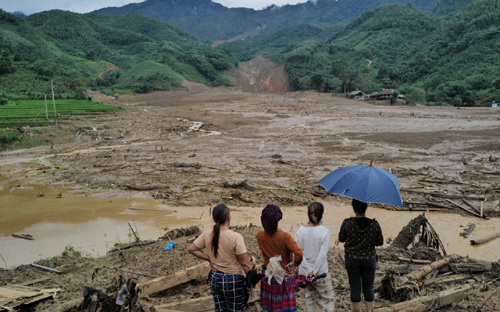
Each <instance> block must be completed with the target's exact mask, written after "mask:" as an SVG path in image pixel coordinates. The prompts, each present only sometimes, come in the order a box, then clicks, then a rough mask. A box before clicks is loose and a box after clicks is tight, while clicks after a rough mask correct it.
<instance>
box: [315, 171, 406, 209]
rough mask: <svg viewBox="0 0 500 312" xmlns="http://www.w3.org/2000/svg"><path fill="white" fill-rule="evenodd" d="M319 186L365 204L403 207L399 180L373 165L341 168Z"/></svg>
mask: <svg viewBox="0 0 500 312" xmlns="http://www.w3.org/2000/svg"><path fill="white" fill-rule="evenodd" d="M318 184H319V185H321V186H323V187H324V188H325V189H326V191H327V192H328V193H332V194H338V195H345V196H347V197H351V198H354V199H357V200H360V201H362V202H365V203H374V204H389V205H394V206H400V207H403V200H402V199H401V194H400V193H399V183H398V178H397V177H396V176H395V175H393V174H392V173H390V172H389V171H387V170H384V169H381V168H377V167H374V166H371V165H370V166H362V165H352V166H347V167H343V168H339V169H337V170H335V171H332V172H330V173H329V174H327V175H326V176H325V177H324V178H323V179H321V180H320V181H319V182H318Z"/></svg>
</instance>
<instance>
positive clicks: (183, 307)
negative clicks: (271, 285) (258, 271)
mask: <svg viewBox="0 0 500 312" xmlns="http://www.w3.org/2000/svg"><path fill="white" fill-rule="evenodd" d="M259 299H260V288H259V287H256V288H254V289H253V291H252V293H251V295H250V299H249V300H248V302H249V303H253V302H257V301H259ZM155 309H156V311H157V312H169V311H189V312H206V311H214V309H215V305H214V297H213V296H206V297H201V298H196V299H190V300H183V301H179V302H175V303H169V304H163V305H160V306H156V307H155Z"/></svg>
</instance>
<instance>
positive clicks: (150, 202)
mask: <svg viewBox="0 0 500 312" xmlns="http://www.w3.org/2000/svg"><path fill="white" fill-rule="evenodd" d="M40 193H43V195H44V196H43V197H38V195H39V194H40ZM126 196H130V195H126V194H123V193H112V192H96V191H92V190H84V189H81V188H79V189H76V188H71V187H64V186H61V185H50V186H46V185H39V184H27V183H26V182H23V180H19V179H16V178H7V177H0V215H1V218H0V255H1V258H0V266H2V267H10V266H14V265H19V264H26V263H31V262H33V261H36V260H38V259H41V258H45V257H52V256H55V255H57V254H60V253H61V252H62V251H63V250H64V248H65V247H66V246H73V247H74V248H75V249H77V250H81V251H83V252H84V253H85V254H88V255H92V256H103V255H105V254H106V252H107V251H108V250H110V249H111V248H113V245H114V244H115V243H118V242H120V243H128V242H130V241H132V240H133V237H132V235H131V233H130V230H129V225H128V224H129V223H130V224H131V225H132V226H133V228H134V229H137V230H138V233H139V235H140V237H141V239H156V238H158V237H159V236H161V235H162V234H163V233H164V232H165V229H166V228H170V229H172V228H177V227H186V226H191V225H199V226H200V227H201V228H202V229H207V228H209V227H210V226H211V224H212V220H211V217H210V207H208V206H206V207H169V206H166V205H164V204H162V203H160V202H158V201H156V200H154V199H151V198H147V197H148V194H142V193H136V194H135V195H134V196H135V197H133V198H126ZM227 204H228V206H230V207H231V209H232V212H231V215H232V225H245V224H248V223H253V224H256V225H260V213H261V209H262V207H239V206H238V202H236V201H229V202H227ZM129 207H134V208H143V209H144V208H145V209H161V210H169V211H148V210H130V209H128V208H129ZM325 207H326V212H325V215H324V219H323V220H324V221H323V224H324V225H325V226H326V227H328V228H329V229H330V231H331V232H332V236H333V237H332V247H335V248H342V244H339V245H337V244H336V243H335V241H336V238H337V234H338V231H339V228H340V225H341V224H342V221H343V219H344V218H347V217H350V216H353V213H352V209H351V208H350V207H349V206H348V205H346V204H343V203H341V202H339V201H337V200H334V201H329V202H325ZM282 209H283V213H284V217H283V220H282V221H281V222H280V227H281V228H282V229H283V230H285V231H289V232H291V233H295V232H296V231H297V229H298V228H299V227H300V225H301V224H302V223H304V222H307V217H306V208H305V207H283V208H282ZM418 214H419V213H417V212H397V211H387V210H383V209H374V208H373V209H372V208H369V210H368V211H367V216H368V217H371V218H376V219H377V220H378V221H379V223H380V225H381V227H382V230H383V232H384V237H393V238H394V237H396V235H397V234H398V232H399V231H400V230H401V228H402V227H403V226H404V225H406V224H407V223H408V221H410V220H411V219H412V218H415V217H416V216H418ZM426 216H427V218H428V219H429V221H430V222H431V224H432V225H433V227H434V228H435V230H436V231H437V232H438V234H439V236H440V238H441V240H442V241H443V244H444V246H445V248H446V251H447V252H448V253H449V254H452V253H457V254H460V255H462V256H466V255H468V256H470V257H473V258H477V259H484V260H489V261H498V260H499V259H500V239H498V240H496V241H493V242H490V243H489V244H485V245H481V246H478V247H474V246H471V245H470V242H469V239H465V238H463V237H461V236H460V235H459V233H460V232H462V231H463V226H465V225H467V224H469V223H475V224H476V229H475V231H474V233H473V234H472V236H471V237H470V239H478V238H483V237H486V236H488V235H490V234H492V233H495V232H500V219H491V220H484V219H478V218H474V217H472V218H469V217H463V216H459V215H455V214H442V213H437V212H427V213H426ZM12 233H23V234H31V235H33V236H34V237H35V240H33V241H30V240H24V239H19V238H14V237H12V236H11V234H12ZM386 246H387V245H386ZM2 258H3V259H2Z"/></svg>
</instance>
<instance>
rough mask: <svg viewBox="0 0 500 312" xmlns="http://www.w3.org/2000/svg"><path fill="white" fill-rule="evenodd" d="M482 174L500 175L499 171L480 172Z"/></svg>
mask: <svg viewBox="0 0 500 312" xmlns="http://www.w3.org/2000/svg"><path fill="white" fill-rule="evenodd" d="M479 172H481V173H482V174H490V175H500V172H499V171H479Z"/></svg>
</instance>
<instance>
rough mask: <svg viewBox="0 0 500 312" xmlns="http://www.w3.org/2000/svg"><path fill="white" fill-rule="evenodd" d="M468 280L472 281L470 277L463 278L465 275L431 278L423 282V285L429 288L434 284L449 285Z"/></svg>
mask: <svg viewBox="0 0 500 312" xmlns="http://www.w3.org/2000/svg"><path fill="white" fill-rule="evenodd" d="M468 279H472V277H470V276H465V275H452V276H445V277H436V278H432V279H430V280H427V281H424V285H425V286H430V285H434V284H449V283H455V282H462V281H466V280H468Z"/></svg>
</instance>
